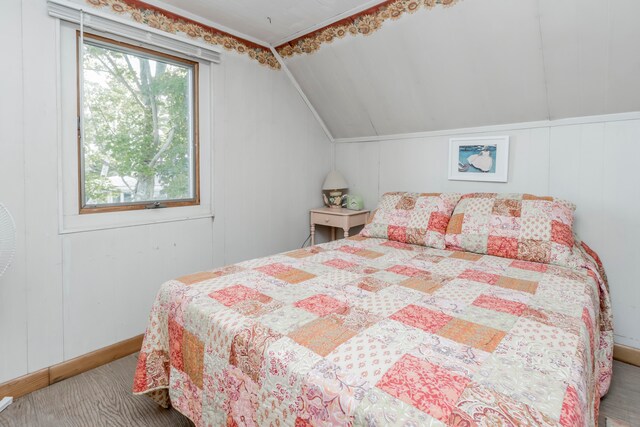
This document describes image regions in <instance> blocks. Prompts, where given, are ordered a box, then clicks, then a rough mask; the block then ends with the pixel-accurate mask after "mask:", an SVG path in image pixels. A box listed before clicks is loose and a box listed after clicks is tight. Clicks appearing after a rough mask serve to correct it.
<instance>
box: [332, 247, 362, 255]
mask: <svg viewBox="0 0 640 427" xmlns="http://www.w3.org/2000/svg"><path fill="white" fill-rule="evenodd" d="M338 250H339V251H341V252H346V253H348V254H355V253H358V252H360V251H361V250H362V248H358V247H356V246H349V245H346V246H342V247H340V248H338Z"/></svg>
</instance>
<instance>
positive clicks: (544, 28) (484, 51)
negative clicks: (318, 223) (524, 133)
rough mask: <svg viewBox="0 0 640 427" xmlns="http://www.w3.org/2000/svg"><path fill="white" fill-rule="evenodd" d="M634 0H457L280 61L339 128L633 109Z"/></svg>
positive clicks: (637, 63)
mask: <svg viewBox="0 0 640 427" xmlns="http://www.w3.org/2000/svg"><path fill="white" fill-rule="evenodd" d="M639 16H640V1H638V0H520V1H517V2H514V1H510V0H473V1H472V0H465V1H462V2H460V3H458V4H457V5H455V6H453V7H451V8H446V9H445V8H441V7H436V8H434V9H432V10H429V11H427V10H421V11H419V12H417V13H415V14H412V15H408V16H404V17H402V18H401V19H399V20H397V21H387V22H385V23H384V25H383V28H382V29H380V30H379V31H377V32H375V33H374V34H372V35H371V36H367V37H346V38H344V39H341V40H337V41H334V42H333V43H331V44H327V45H325V46H323V47H322V48H321V49H320V50H319V51H317V52H316V53H314V54H311V55H298V56H294V57H292V58H290V59H287V60H286V63H287V65H288V67H289V68H290V70H291V72H292V73H293V75H294V76H295V78H296V79H297V80H298V82H299V84H300V86H301V87H302V89H303V90H304V92H305V93H306V95H307V96H308V98H309V99H310V101H311V103H312V104H313V105H314V106H315V108H316V109H317V110H318V113H319V114H320V116H321V117H322V118H323V119H324V120H325V122H326V124H327V126H328V127H329V129H330V131H331V132H332V134H333V136H334V137H336V138H340V137H362V136H375V135H389V134H396V133H409V132H421V131H429V130H440V129H456V128H462V127H473V126H481V125H490V124H503V123H517V122H526V121H535V120H546V119H558V118H565V117H577V116H585V115H597V114H609V113H619V112H627V111H640V25H638V23H637V22H638V21H637V18H638V17H639Z"/></svg>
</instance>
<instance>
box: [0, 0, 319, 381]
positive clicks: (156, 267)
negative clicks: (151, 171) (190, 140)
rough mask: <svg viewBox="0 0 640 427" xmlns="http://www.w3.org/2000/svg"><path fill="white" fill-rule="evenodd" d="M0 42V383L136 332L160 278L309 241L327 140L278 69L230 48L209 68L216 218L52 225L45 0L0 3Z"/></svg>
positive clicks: (52, 99) (53, 97)
mask: <svg viewBox="0 0 640 427" xmlns="http://www.w3.org/2000/svg"><path fill="white" fill-rule="evenodd" d="M0 38H1V39H2V40H4V42H3V43H4V45H3V58H4V60H5V61H6V62H5V66H3V67H2V69H1V71H0V129H1V130H2V132H1V134H0V203H3V204H5V205H6V206H7V207H8V208H9V209H10V211H11V212H12V214H13V216H14V218H15V221H16V225H17V229H18V244H17V253H16V258H15V260H14V263H13V264H12V266H11V267H10V268H9V270H8V271H7V272H6V274H5V275H4V276H3V277H2V278H0V325H2V328H0V383H1V382H4V381H6V380H9V379H12V378H16V377H18V376H20V375H23V374H26V373H28V372H33V371H36V370H38V369H41V368H44V367H47V366H50V365H52V364H55V363H59V362H62V361H63V360H68V359H71V358H73V357H76V356H79V355H81V354H84V353H87V352H90V351H92V350H95V349H97V348H101V347H104V346H107V345H110V344H113V343H115V342H117V341H120V340H123V339H127V338H130V337H132V336H134V335H137V334H140V333H142V332H143V331H144V328H145V324H146V320H147V315H148V312H149V309H150V307H151V304H152V302H153V298H154V297H155V294H156V292H157V290H158V288H159V286H160V284H161V283H162V282H163V281H165V280H168V279H170V278H173V277H176V276H179V275H182V274H186V273H189V272H194V271H198V270H202V269H209V268H212V267H214V266H220V265H224V264H226V263H231V262H236V261H239V260H241V259H247V258H251V257H257V256H263V255H268V254H272V253H275V252H279V251H284V250H288V249H291V248H295V247H299V246H300V245H301V244H302V241H303V240H304V239H305V238H306V237H307V235H308V217H307V215H306V210H307V209H308V208H311V207H315V206H317V205H319V203H320V200H319V188H320V187H321V184H322V180H323V179H324V176H325V174H326V173H327V171H328V170H329V168H330V148H329V144H328V143H327V139H326V137H325V135H324V134H323V132H322V130H321V128H320V127H319V126H318V125H317V123H316V122H315V121H314V118H313V116H312V115H311V114H310V113H309V112H308V110H307V108H306V106H305V104H304V103H303V101H302V100H301V99H300V97H299V95H298V93H297V92H296V91H295V89H294V88H293V87H292V86H291V84H290V83H289V81H288V80H287V78H286V75H285V73H283V72H278V71H273V70H270V69H267V68H265V67H261V66H260V65H258V64H257V63H256V62H254V61H251V60H249V59H248V58H245V57H241V56H236V55H235V54H223V58H222V61H223V63H222V64H221V65H219V66H213V72H214V86H215V87H214V89H213V106H212V107H213V111H214V113H213V121H214V137H213V141H212V142H213V185H212V190H211V191H212V195H211V196H212V198H213V208H214V209H213V210H214V213H215V215H216V216H215V220H214V221H212V220H211V219H210V218H203V219H194V220H187V221H177V222H168V223H163V224H148V225H139V226H133V227H126V228H115V229H110V230H100V231H98V230H96V231H85V232H77V233H70V234H60V233H59V229H60V227H59V226H60V224H59V219H60V218H59V213H60V212H59V210H58V206H59V203H58V191H59V188H58V174H59V171H58V160H57V159H58V141H57V137H58V134H59V131H60V129H59V119H58V111H59V109H58V102H59V99H58V98H57V94H56V84H57V80H58V76H57V53H56V43H57V35H56V21H55V20H54V19H52V18H49V17H48V16H47V12H46V3H45V2H44V1H43V0H42V1H33V0H4V1H3V3H2V11H1V12H0ZM63 143H64V141H63ZM67 143H68V142H67ZM201 143H205V142H204V141H201ZM209 143H211V141H209ZM205 161H206V160H205ZM124 215H126V214H124Z"/></svg>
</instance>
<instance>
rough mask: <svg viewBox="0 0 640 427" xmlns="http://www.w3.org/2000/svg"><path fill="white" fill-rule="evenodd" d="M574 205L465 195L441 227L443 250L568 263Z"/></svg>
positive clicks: (533, 198) (528, 196)
mask: <svg viewBox="0 0 640 427" xmlns="http://www.w3.org/2000/svg"><path fill="white" fill-rule="evenodd" d="M574 210H575V205H573V204H572V203H570V202H567V201H565V200H560V199H556V198H553V197H538V196H534V195H531V194H497V193H471V194H465V195H463V196H462V197H461V199H460V201H459V202H458V204H457V206H456V208H455V210H454V211H453V214H452V216H451V220H450V221H449V224H448V226H447V232H446V236H445V242H446V246H447V249H454V250H459V251H468V252H476V253H480V254H488V255H494V256H499V257H503V258H513V259H521V260H525V261H532V262H540V263H546V264H558V265H568V264H572V263H573V254H572V252H573V246H574V237H573V212H574Z"/></svg>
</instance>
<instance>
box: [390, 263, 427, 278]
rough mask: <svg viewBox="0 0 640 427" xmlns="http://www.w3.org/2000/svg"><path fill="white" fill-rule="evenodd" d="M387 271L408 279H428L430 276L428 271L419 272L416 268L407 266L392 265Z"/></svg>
mask: <svg viewBox="0 0 640 427" xmlns="http://www.w3.org/2000/svg"><path fill="white" fill-rule="evenodd" d="M387 271H390V272H392V273H396V274H399V275H401V276H409V277H429V276H431V274H430V273H429V272H428V271H424V270H420V269H418V268H414V267H409V266H408V265H394V266H393V267H389V268H387Z"/></svg>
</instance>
